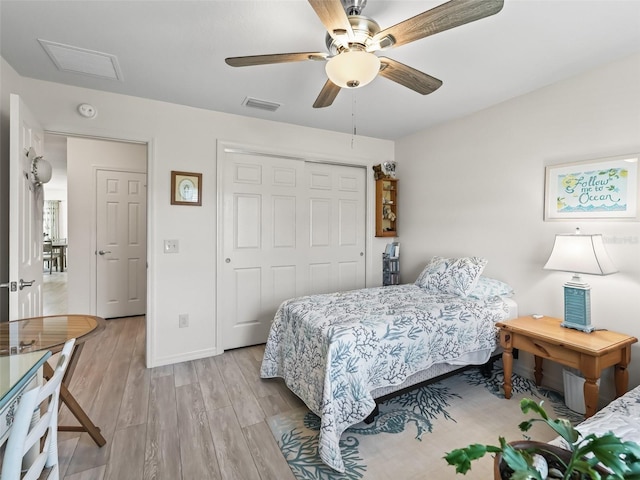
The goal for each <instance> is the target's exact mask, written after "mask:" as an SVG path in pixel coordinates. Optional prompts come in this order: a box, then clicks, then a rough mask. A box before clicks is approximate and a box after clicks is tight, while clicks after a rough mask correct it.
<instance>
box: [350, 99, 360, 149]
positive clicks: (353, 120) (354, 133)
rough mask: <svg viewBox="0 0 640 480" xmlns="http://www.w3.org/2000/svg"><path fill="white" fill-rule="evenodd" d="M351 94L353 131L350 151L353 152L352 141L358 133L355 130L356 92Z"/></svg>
mask: <svg viewBox="0 0 640 480" xmlns="http://www.w3.org/2000/svg"><path fill="white" fill-rule="evenodd" d="M351 94H352V95H353V96H352V101H351V127H352V131H353V134H352V135H351V150H353V141H354V139H355V137H356V135H357V134H358V131H357V128H356V92H352V93H351Z"/></svg>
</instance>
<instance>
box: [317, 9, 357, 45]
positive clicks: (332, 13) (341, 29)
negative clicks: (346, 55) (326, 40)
mask: <svg viewBox="0 0 640 480" xmlns="http://www.w3.org/2000/svg"><path fill="white" fill-rule="evenodd" d="M309 3H310V4H311V6H312V7H313V9H314V10H315V12H316V15H318V17H320V21H321V22H322V24H323V25H324V28H326V29H327V32H329V35H331V38H333V39H334V40H335V39H336V37H337V36H339V35H345V34H346V35H348V36H349V39H352V38H353V29H352V28H351V23H349V17H347V13H346V12H345V11H344V7H343V6H342V2H340V0H309Z"/></svg>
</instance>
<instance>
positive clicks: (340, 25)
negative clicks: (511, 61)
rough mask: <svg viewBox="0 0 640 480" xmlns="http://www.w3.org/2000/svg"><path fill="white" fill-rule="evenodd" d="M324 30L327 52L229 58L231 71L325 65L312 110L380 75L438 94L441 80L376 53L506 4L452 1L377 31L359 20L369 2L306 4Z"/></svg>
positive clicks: (367, 21)
mask: <svg viewBox="0 0 640 480" xmlns="http://www.w3.org/2000/svg"><path fill="white" fill-rule="evenodd" d="M308 1H309V3H310V4H311V7H313V9H314V10H315V12H316V15H318V17H320V20H321V21H322V23H323V24H324V26H325V27H326V29H327V36H326V42H325V43H326V45H327V49H328V51H329V52H328V53H325V52H300V53H278V54H271V55H252V56H245V57H229V58H226V59H225V62H226V63H227V64H228V65H231V66H232V67H248V66H251V65H267V64H271V63H286V62H299V61H304V60H323V61H327V64H326V69H325V70H326V72H327V76H328V77H329V78H328V80H327V82H326V83H325V85H324V87H323V88H322V90H321V91H320V95H318V98H317V99H316V101H315V103H314V104H313V107H314V108H323V107H328V106H329V105H331V104H332V103H333V101H334V100H335V98H336V96H337V95H338V93H339V92H340V89H341V88H359V87H363V86H364V85H366V84H368V83H369V82H371V81H372V80H373V79H374V78H375V77H376V76H377V75H378V74H380V75H381V76H383V77H385V78H387V79H389V80H391V81H393V82H396V83H399V84H400V85H403V86H405V87H407V88H410V89H411V90H414V91H416V92H418V93H420V94H422V95H427V94H429V93H431V92H434V91H435V90H437V89H438V88H439V87H440V86H441V85H442V81H441V80H438V79H437V78H434V77H432V76H431V75H427V74H426V73H423V72H421V71H419V70H416V69H415V68H412V67H409V66H408V65H404V64H402V63H400V62H397V61H395V60H392V59H390V58H387V57H379V56H377V55H376V54H375V52H378V51H381V50H385V49H388V48H392V47H399V46H400V45H404V44H406V43H410V42H413V41H416V40H420V39H421V38H424V37H428V36H429V35H433V34H435V33H439V32H442V31H445V30H448V29H450V28H454V27H458V26H460V25H464V24H465V23H470V22H474V21H476V20H480V19H482V18H484V17H488V16H490V15H495V14H496V13H498V12H499V11H500V10H502V6H503V4H504V0H450V1H449V2H447V3H443V4H442V5H439V6H437V7H435V8H432V9H431V10H427V11H426V12H423V13H421V14H419V15H416V16H415V17H412V18H409V19H407V20H405V21H403V22H400V23H398V24H396V25H394V26H392V27H389V28H385V29H384V30H381V29H380V26H379V25H378V24H377V23H376V22H375V21H374V20H372V19H371V18H368V17H365V16H363V15H361V13H362V10H363V8H364V7H365V5H366V3H367V0H308Z"/></svg>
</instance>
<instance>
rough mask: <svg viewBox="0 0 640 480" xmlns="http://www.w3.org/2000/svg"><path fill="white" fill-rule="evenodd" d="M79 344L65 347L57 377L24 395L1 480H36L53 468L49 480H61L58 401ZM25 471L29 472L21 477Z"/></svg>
mask: <svg viewBox="0 0 640 480" xmlns="http://www.w3.org/2000/svg"><path fill="white" fill-rule="evenodd" d="M75 341H76V340H75V338H72V339H71V340H69V341H67V342H66V343H65V344H64V348H63V349H62V352H61V353H60V358H59V359H58V365H57V366H56V368H55V371H54V374H53V377H51V379H50V380H49V381H48V382H46V383H45V384H44V385H42V386H41V387H37V388H34V389H33V390H29V391H28V392H26V393H24V394H23V395H22V398H21V399H20V403H19V404H18V410H17V411H16V415H15V419H14V422H13V426H12V427H11V431H10V432H9V440H8V441H7V448H6V450H5V452H4V460H3V464H2V477H0V478H1V480H20V479H22V480H36V479H38V478H40V475H41V474H42V472H43V471H44V469H45V468H49V469H50V470H49V473H48V476H47V477H46V478H48V479H49V480H59V478H60V473H59V470H58V401H59V398H60V384H61V383H62V377H63V376H64V372H65V370H66V369H67V365H68V364H69V359H70V358H71V352H72V350H73V346H74V344H75ZM41 406H43V407H46V411H44V408H42V409H41V408H40V407H41ZM41 440H43V441H41ZM32 449H33V450H34V451H32ZM23 469H24V470H26V473H25V474H24V476H22V477H21V475H22V471H23Z"/></svg>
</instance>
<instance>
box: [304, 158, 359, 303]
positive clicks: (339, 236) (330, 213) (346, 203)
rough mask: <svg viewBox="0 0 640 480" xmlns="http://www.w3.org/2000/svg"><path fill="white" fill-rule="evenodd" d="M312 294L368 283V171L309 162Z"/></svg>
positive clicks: (307, 175)
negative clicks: (366, 218) (366, 180)
mask: <svg viewBox="0 0 640 480" xmlns="http://www.w3.org/2000/svg"><path fill="white" fill-rule="evenodd" d="M305 173H306V177H307V185H308V199H307V202H308V204H309V237H308V253H306V255H307V263H308V265H307V275H308V282H309V290H308V293H328V292H335V291H345V290H353V289H356V288H362V287H364V285H365V257H364V248H365V170H364V169H363V168H356V167H348V166H342V165H328V164H321V163H307V164H306V168H305Z"/></svg>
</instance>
